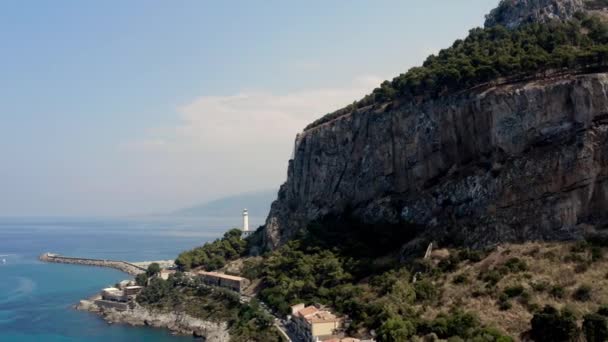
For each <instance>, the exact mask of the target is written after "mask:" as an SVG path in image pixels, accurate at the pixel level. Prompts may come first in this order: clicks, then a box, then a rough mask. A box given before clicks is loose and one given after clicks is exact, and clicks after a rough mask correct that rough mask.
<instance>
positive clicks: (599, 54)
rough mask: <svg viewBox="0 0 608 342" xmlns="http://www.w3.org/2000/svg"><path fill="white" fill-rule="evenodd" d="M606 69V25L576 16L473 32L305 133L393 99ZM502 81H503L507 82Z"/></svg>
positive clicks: (607, 62) (426, 96) (320, 121)
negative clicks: (491, 83)
mask: <svg viewBox="0 0 608 342" xmlns="http://www.w3.org/2000/svg"><path fill="white" fill-rule="evenodd" d="M606 66H608V24H606V23H605V22H604V21H602V20H601V19H600V18H599V17H596V16H589V15H587V14H582V13H581V14H579V15H577V18H576V19H575V20H571V21H568V22H559V21H555V22H550V23H546V24H540V23H532V24H528V25H523V26H521V27H519V28H517V29H514V30H507V29H506V28H504V27H502V26H495V27H489V28H475V29H473V30H471V31H470V32H469V35H468V37H466V38H465V39H464V40H460V39H459V40H457V41H456V42H454V44H453V45H452V46H451V47H450V48H447V49H444V50H441V51H440V52H439V53H438V54H437V55H431V56H430V57H428V58H427V59H426V61H425V62H424V64H423V65H422V66H421V67H415V68H412V69H410V70H409V71H408V72H407V73H404V74H401V75H399V76H397V77H395V78H394V79H393V80H392V81H385V82H383V83H382V84H381V85H380V87H378V88H376V89H374V91H373V92H372V93H371V94H370V95H367V96H366V97H364V98H363V99H362V100H360V101H356V102H354V103H353V104H351V105H349V106H347V107H345V108H343V109H341V110H338V111H336V112H334V113H331V114H328V115H326V116H324V117H322V118H321V119H319V120H317V121H315V122H313V123H312V124H310V125H309V126H308V127H306V129H310V128H312V127H315V126H318V125H320V124H323V123H325V122H328V121H330V120H332V119H334V118H336V117H339V116H342V115H344V114H347V113H349V112H351V111H353V110H355V109H358V108H362V107H366V106H369V105H372V104H374V103H382V102H387V101H391V100H395V99H403V100H406V101H407V100H416V99H421V98H434V97H438V96H443V95H446V94H452V93H455V92H457V91H463V90H467V89H470V88H472V87H475V86H480V85H484V84H489V83H490V82H492V81H500V79H501V78H503V79H507V80H508V81H516V80H521V79H525V78H527V77H530V76H535V75H537V74H539V73H541V74H545V73H550V72H551V73H555V72H574V71H577V70H589V69H593V68H603V67H606ZM505 81H506V80H505Z"/></svg>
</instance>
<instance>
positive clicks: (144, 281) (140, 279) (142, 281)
mask: <svg viewBox="0 0 608 342" xmlns="http://www.w3.org/2000/svg"><path fill="white" fill-rule="evenodd" d="M135 284H137V285H139V286H146V285H148V276H147V275H146V273H140V274H138V275H137V276H136V277H135Z"/></svg>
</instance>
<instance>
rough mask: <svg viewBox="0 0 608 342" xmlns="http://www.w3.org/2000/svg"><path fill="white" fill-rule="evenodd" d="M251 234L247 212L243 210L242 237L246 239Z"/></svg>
mask: <svg viewBox="0 0 608 342" xmlns="http://www.w3.org/2000/svg"><path fill="white" fill-rule="evenodd" d="M250 234H251V231H250V230H249V212H248V211H247V209H243V237H247V236H249V235H250Z"/></svg>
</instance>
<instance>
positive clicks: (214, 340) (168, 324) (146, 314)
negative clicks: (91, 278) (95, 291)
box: [76, 300, 230, 342]
mask: <svg viewBox="0 0 608 342" xmlns="http://www.w3.org/2000/svg"><path fill="white" fill-rule="evenodd" d="M76 308H77V309H78V310H82V311H89V312H93V313H97V314H99V315H101V316H102V317H103V318H104V319H105V320H106V321H108V322H110V323H122V324H129V325H133V326H150V327H155V328H164V329H169V330H171V331H172V332H174V333H176V334H180V335H190V336H196V337H202V338H204V341H208V342H227V341H229V340H230V335H229V333H228V325H227V323H225V322H223V323H217V322H209V321H204V320H201V319H198V318H195V317H192V316H189V315H187V314H185V313H179V312H160V311H153V310H150V309H147V308H144V307H142V306H140V305H137V304H135V303H133V304H132V307H131V308H130V309H129V310H126V311H119V310H115V309H109V308H101V307H98V306H97V305H95V304H94V303H93V301H90V300H82V301H81V302H80V304H79V305H78V306H77V307H76Z"/></svg>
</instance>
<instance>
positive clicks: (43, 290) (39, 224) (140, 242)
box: [0, 218, 238, 342]
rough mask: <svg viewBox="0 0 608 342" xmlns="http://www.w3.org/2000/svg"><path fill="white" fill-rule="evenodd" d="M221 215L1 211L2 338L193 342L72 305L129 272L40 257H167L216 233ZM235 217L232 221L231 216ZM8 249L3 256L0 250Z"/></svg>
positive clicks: (223, 226) (62, 341)
mask: <svg viewBox="0 0 608 342" xmlns="http://www.w3.org/2000/svg"><path fill="white" fill-rule="evenodd" d="M234 223H235V222H230V220H226V219H197V218H145V219H120V220H108V219H23V218H11V219H7V218H0V256H2V257H0V259H2V258H4V259H6V261H7V262H6V264H0V341H2V342H4V341H24V342H29V341H36V342H38V341H46V342H65V341H70V342H72V341H151V342H157V341H159V342H160V341H192V338H190V337H183V336H182V337H178V336H173V335H171V334H170V333H169V332H167V331H165V330H161V329H153V328H145V327H141V328H135V327H130V326H125V325H118V324H113V325H109V324H107V323H106V322H105V321H103V320H102V319H100V318H99V317H98V316H96V315H94V314H90V313H86V312H80V311H76V310H74V309H72V307H73V305H75V304H76V303H78V301H79V300H80V299H84V298H88V297H90V296H91V295H93V294H95V293H96V292H98V291H99V290H100V289H101V288H102V287H105V286H107V285H112V284H115V283H116V282H118V281H120V280H123V279H129V278H130V277H129V276H128V275H126V274H124V273H121V272H119V271H116V270H112V269H105V268H99V267H87V266H77V265H62V264H47V263H42V262H40V261H38V256H39V255H40V254H42V253H44V252H54V253H59V254H62V255H66V256H78V257H89V258H106V259H118V260H126V261H146V260H168V259H174V258H175V256H176V255H177V254H178V253H179V252H180V251H183V250H185V249H189V248H192V247H195V246H198V245H201V244H202V243H204V242H206V241H210V240H213V239H215V238H217V237H219V236H221V235H222V234H223V233H224V232H225V231H226V230H227V227H232V226H235V225H234ZM237 223H238V221H237ZM3 255H8V256H3Z"/></svg>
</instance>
